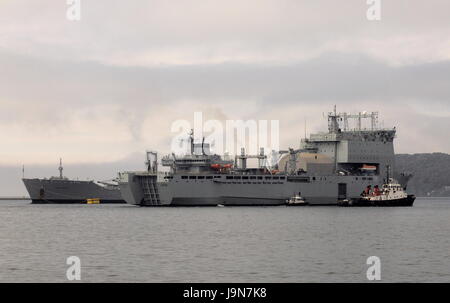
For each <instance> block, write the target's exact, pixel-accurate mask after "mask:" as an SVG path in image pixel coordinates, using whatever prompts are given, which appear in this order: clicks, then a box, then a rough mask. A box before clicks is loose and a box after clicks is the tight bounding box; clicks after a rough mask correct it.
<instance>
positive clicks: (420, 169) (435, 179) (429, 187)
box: [396, 153, 450, 197]
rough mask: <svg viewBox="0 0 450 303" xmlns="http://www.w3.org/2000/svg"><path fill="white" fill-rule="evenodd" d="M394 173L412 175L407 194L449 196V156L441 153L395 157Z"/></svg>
mask: <svg viewBox="0 0 450 303" xmlns="http://www.w3.org/2000/svg"><path fill="white" fill-rule="evenodd" d="M396 171H397V172H402V171H403V172H409V173H412V174H413V175H414V177H413V178H412V179H411V181H410V182H409V184H408V192H410V193H413V194H415V195H416V196H422V197H423V196H434V197H444V196H447V197H448V196H450V155H448V154H443V153H434V154H414V155H404V154H400V155H397V156H396Z"/></svg>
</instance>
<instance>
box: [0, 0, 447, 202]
mask: <svg viewBox="0 0 450 303" xmlns="http://www.w3.org/2000/svg"><path fill="white" fill-rule="evenodd" d="M368 7H369V6H368V5H367V4H366V0H346V1H334V0H326V1H325V0H314V1H313V0H304V1H301V0H292V1H290V0H273V1H272V0H239V1H237V0H236V1H235V0H228V1H215V0H179V1H178V0H171V1H163V0H161V1H160V0H158V1H156V0H155V1H149V0H133V1H114V0H95V1H92V0H91V1H88V0H81V20H80V21H69V20H67V18H66V10H67V8H68V6H67V4H66V0H39V1H29V0H28V1H26V0H0V142H2V145H1V150H0V155H1V157H0V165H1V166H2V167H10V169H15V168H17V167H21V165H22V164H25V165H27V166H33V165H41V166H42V167H44V166H46V165H47V166H48V165H52V166H51V167H53V166H55V163H57V161H58V159H59V157H63V158H64V161H65V162H66V163H69V164H72V165H79V164H83V163H84V164H86V163H87V164H89V163H93V164H94V163H95V164H96V165H100V164H101V163H111V162H117V161H125V160H124V159H130V157H132V156H133V155H136V153H142V152H143V151H144V150H145V149H157V150H160V151H167V150H168V148H169V144H170V140H171V138H172V137H173V135H174V134H172V133H171V132H170V126H171V124H172V122H173V121H174V120H176V119H187V120H192V119H193V112H194V111H203V113H204V116H205V119H221V120H223V119H235V120H236V119H245V120H246V119H255V120H258V119H268V120H272V119H275V120H280V130H281V135H280V143H281V147H283V148H285V147H288V146H297V145H298V140H299V139H300V137H303V135H304V123H305V122H304V121H305V119H306V120H307V121H308V133H310V132H313V131H319V130H324V128H326V120H324V119H323V118H322V113H323V112H327V111H330V110H332V108H333V105H334V104H337V106H338V110H341V111H347V112H352V111H354V112H358V111H365V110H367V111H379V112H380V115H381V118H380V119H381V120H382V121H384V125H385V126H386V127H387V126H392V127H393V126H396V127H397V129H398V139H397V142H396V150H397V152H399V153H416V152H438V151H439V152H447V153H448V152H450V140H449V138H448V133H449V130H450V119H449V118H450V19H449V12H450V2H449V1H448V0H430V1H423V0H389V1H386V0H382V1H381V20H380V21H368V20H367V18H366V11H367V9H368ZM133 161H135V160H133ZM139 161H141V162H142V159H139ZM139 161H138V162H139ZM135 162H136V161H135ZM139 163H140V162H139ZM38 172H40V171H39V170H36V171H35V174H37V173H38ZM0 175H2V176H3V177H2V178H6V177H5V176H7V175H8V173H7V172H6V170H3V173H2V172H0ZM81 177H84V176H81ZM0 189H1V187H0ZM0 195H1V194H0Z"/></svg>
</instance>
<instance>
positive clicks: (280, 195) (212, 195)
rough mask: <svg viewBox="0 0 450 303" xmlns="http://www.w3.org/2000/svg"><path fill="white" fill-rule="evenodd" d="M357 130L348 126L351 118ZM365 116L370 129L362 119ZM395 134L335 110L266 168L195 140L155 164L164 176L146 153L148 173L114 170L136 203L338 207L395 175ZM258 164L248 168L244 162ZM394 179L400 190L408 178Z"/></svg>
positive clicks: (262, 159) (373, 120)
mask: <svg viewBox="0 0 450 303" xmlns="http://www.w3.org/2000/svg"><path fill="white" fill-rule="evenodd" d="M350 119H354V120H353V121H356V124H357V126H356V127H355V128H352V129H349V120H350ZM367 119H370V124H371V126H370V127H367V128H363V127H362V121H363V120H364V122H365V121H368V120H367ZM395 137H396V129H395V128H392V129H381V128H379V127H378V113H377V112H373V113H366V112H363V113H359V114H355V115H351V114H348V113H337V112H336V109H335V110H334V112H331V113H329V114H328V132H323V133H317V134H311V135H310V137H309V138H304V139H302V140H301V143H300V148H299V149H293V148H290V149H289V150H285V151H279V152H277V153H278V154H279V158H280V160H279V161H278V162H277V164H276V165H274V166H269V167H268V165H266V164H265V163H266V160H267V156H266V155H265V154H264V150H263V149H261V150H260V153H259V154H258V155H247V154H246V153H245V150H244V149H241V153H240V154H239V155H236V156H235V158H234V160H233V159H229V157H228V158H227V157H226V155H224V156H223V157H222V156H219V155H216V154H210V153H209V144H208V143H205V142H204V140H203V141H202V143H194V136H193V132H191V134H190V137H189V140H190V153H187V154H186V155H184V156H179V157H176V156H175V155H174V154H172V155H169V156H165V157H163V158H162V159H161V164H162V165H163V166H165V167H168V168H169V170H170V171H168V172H165V173H164V174H163V173H161V172H158V155H157V153H156V152H147V171H142V172H137V171H134V172H121V173H119V186H120V190H121V193H122V197H123V198H124V199H125V201H126V202H127V203H129V204H133V205H139V206H208V205H209V206H214V205H219V206H221V205H223V206H229V205H236V206H237V205H241V206H253V205H284V204H286V201H289V200H290V199H292V197H301V201H302V203H307V204H308V205H340V204H341V203H342V201H350V200H358V199H360V198H361V195H362V192H363V191H364V190H365V189H366V188H368V187H369V186H375V185H380V186H382V185H383V184H386V183H389V182H390V181H391V180H386V176H387V175H389V173H390V172H391V173H394V168H395V163H394V161H395V158H394V139H395ZM250 158H253V159H255V158H256V159H258V163H259V164H258V167H256V168H248V167H247V159H250ZM396 175H398V178H397V181H398V183H400V184H401V185H400V186H401V187H402V188H404V189H406V183H407V181H408V179H409V178H410V176H408V175H406V174H396Z"/></svg>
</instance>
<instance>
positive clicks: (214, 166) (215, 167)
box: [211, 164, 221, 170]
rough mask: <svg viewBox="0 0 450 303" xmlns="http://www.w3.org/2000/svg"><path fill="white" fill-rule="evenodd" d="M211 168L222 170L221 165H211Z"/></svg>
mask: <svg viewBox="0 0 450 303" xmlns="http://www.w3.org/2000/svg"><path fill="white" fill-rule="evenodd" d="M211 168H212V169H217V170H219V169H220V168H221V165H220V164H211Z"/></svg>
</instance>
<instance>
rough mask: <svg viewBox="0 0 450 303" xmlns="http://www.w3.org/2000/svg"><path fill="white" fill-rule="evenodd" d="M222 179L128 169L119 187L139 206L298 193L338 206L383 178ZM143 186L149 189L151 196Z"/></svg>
mask: <svg viewBox="0 0 450 303" xmlns="http://www.w3.org/2000/svg"><path fill="white" fill-rule="evenodd" d="M364 179H366V178H364ZM225 180H226V176H225V175H224V176H220V178H219V179H214V180H210V181H191V180H189V181H185V180H182V179H181V178H180V176H174V178H173V179H171V181H169V182H156V176H152V175H149V174H146V173H137V172H128V173H123V174H122V179H121V182H119V186H120V190H121V192H122V196H123V198H124V199H125V201H126V202H127V203H129V204H133V205H140V206H215V205H219V204H222V205H229V206H233V205H235V206H257V205H268V206H269V205H284V204H286V201H287V200H289V198H290V197H292V196H293V195H295V194H300V195H301V196H302V197H303V198H304V199H305V201H306V202H307V203H309V204H310V205H337V204H338V203H339V201H341V200H344V199H356V198H359V197H360V194H361V192H362V190H363V189H364V188H365V187H366V186H368V185H374V184H381V183H382V181H383V180H382V179H381V178H379V177H377V176H374V177H371V178H367V179H366V180H363V179H362V178H361V177H354V176H325V177H320V178H314V177H310V178H309V182H304V183H296V182H289V181H287V180H286V179H285V180H282V181H277V182H240V183H239V182H234V181H233V182H227V181H225ZM143 184H145V186H144V185H143ZM340 186H341V187H342V186H344V187H345V192H339V187H340ZM145 188H152V190H153V192H152V197H153V198H151V197H150V196H149V194H148V193H146V192H145V190H144V189H145Z"/></svg>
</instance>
